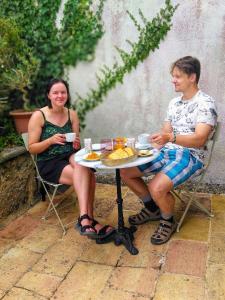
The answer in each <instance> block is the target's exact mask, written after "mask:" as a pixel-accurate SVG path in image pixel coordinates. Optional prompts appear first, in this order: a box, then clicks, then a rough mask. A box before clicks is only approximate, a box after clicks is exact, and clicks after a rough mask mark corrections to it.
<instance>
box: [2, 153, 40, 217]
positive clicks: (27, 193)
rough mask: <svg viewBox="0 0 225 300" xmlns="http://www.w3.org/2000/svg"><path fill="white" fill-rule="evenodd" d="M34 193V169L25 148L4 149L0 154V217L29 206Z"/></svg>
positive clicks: (33, 200)
mask: <svg viewBox="0 0 225 300" xmlns="http://www.w3.org/2000/svg"><path fill="white" fill-rule="evenodd" d="M35 194H36V183H35V171H34V166H33V163H32V160H31V157H30V155H29V154H28V153H27V151H26V150H25V148H23V147H18V148H14V149H6V150H5V151H4V153H1V155H0V217H5V216H7V215H9V214H10V213H12V212H14V211H16V210H18V209H19V208H21V207H22V206H25V205H27V206H28V207H29V206H31V205H32V204H33V203H34V202H35V197H34V195H35Z"/></svg>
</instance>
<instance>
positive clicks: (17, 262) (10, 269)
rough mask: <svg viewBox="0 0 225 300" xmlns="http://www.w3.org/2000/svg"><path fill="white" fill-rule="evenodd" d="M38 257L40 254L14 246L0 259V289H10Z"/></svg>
mask: <svg viewBox="0 0 225 300" xmlns="http://www.w3.org/2000/svg"><path fill="white" fill-rule="evenodd" d="M39 258H40V254H37V253H34V252H32V251H30V250H28V249H23V248H20V247H15V248H12V249H10V250H9V251H8V252H7V253H6V254H4V255H3V256H2V257H1V259H0V289H2V290H8V289H10V288H11V287H12V286H13V285H14V284H15V283H16V282H17V281H18V279H19V278H20V277H21V276H22V274H23V273H24V272H26V271H27V270H28V269H29V268H31V267H32V266H33V265H34V264H35V263H36V261H37V260H38V259H39Z"/></svg>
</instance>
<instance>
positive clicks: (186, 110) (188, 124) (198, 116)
mask: <svg viewBox="0 0 225 300" xmlns="http://www.w3.org/2000/svg"><path fill="white" fill-rule="evenodd" d="M165 121H169V122H170V123H171V126H172V127H173V130H174V131H175V133H176V134H181V135H190V134H193V133H194V132H195V127H196V125H197V124H198V123H205V124H208V125H211V126H213V127H214V126H215V125H216V123H217V108H216V104H215V100H214V99H213V98H212V97H210V96H208V95H207V94H205V93H203V92H202V91H201V90H199V91H198V92H197V93H196V94H195V95H194V97H193V98H192V99H189V100H183V99H182V96H179V97H177V98H174V99H172V100H171V101H170V103H169V106H168V110H167V115H166V119H165ZM165 147H166V148H170V149H174V148H183V146H180V145H177V144H172V143H167V144H166V146H165ZM189 149H190V150H191V152H192V154H193V155H194V156H195V157H196V158H197V159H199V160H201V161H202V160H203V159H204V156H205V155H204V149H203V147H202V148H189Z"/></svg>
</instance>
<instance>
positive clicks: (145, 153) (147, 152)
mask: <svg viewBox="0 0 225 300" xmlns="http://www.w3.org/2000/svg"><path fill="white" fill-rule="evenodd" d="M151 155H153V151H152V150H149V149H146V150H143V149H142V150H139V151H138V156H141V157H146V156H151Z"/></svg>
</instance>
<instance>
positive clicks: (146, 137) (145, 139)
mask: <svg viewBox="0 0 225 300" xmlns="http://www.w3.org/2000/svg"><path fill="white" fill-rule="evenodd" d="M138 142H139V144H142V145H143V144H149V143H150V134H148V133H142V134H140V135H139V136H138Z"/></svg>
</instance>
